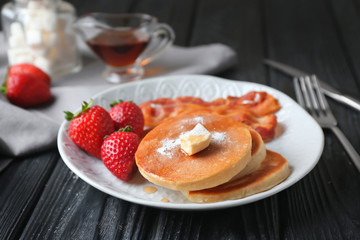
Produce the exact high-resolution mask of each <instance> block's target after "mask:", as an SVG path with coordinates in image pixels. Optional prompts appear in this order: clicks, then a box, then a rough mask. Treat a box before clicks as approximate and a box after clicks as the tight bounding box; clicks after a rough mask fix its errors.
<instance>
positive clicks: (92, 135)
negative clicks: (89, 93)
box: [64, 100, 115, 159]
mask: <svg viewBox="0 0 360 240" xmlns="http://www.w3.org/2000/svg"><path fill="white" fill-rule="evenodd" d="M91 104H92V100H90V102H89V103H87V102H84V104H83V105H82V109H81V111H80V112H78V113H76V114H72V113H71V112H68V111H64V113H65V118H66V119H67V120H68V121H71V122H70V125H69V129H68V132H69V136H70V138H71V139H72V140H73V142H74V143H75V144H76V145H77V146H79V147H80V148H82V149H83V150H85V151H86V152H88V153H89V154H90V155H92V156H94V157H96V158H99V159H100V158H101V145H102V143H103V141H104V137H105V136H107V135H109V134H111V133H113V132H114V131H115V129H114V123H113V121H112V119H111V117H110V115H109V113H108V112H107V111H106V110H105V109H104V108H102V107H100V106H97V105H96V106H92V107H90V105H91Z"/></svg>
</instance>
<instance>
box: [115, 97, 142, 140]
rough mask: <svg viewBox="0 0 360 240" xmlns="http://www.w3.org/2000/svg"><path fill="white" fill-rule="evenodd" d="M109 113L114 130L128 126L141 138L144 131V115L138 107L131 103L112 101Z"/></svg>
mask: <svg viewBox="0 0 360 240" xmlns="http://www.w3.org/2000/svg"><path fill="white" fill-rule="evenodd" d="M110 106H111V107H112V108H111V109H110V111H109V114H110V116H111V118H112V119H113V121H114V124H115V129H119V128H124V127H126V126H130V127H131V128H132V131H133V132H134V133H136V134H137V135H139V136H141V134H142V132H143V130H144V115H143V113H142V112H141V109H140V108H139V106H138V105H136V104H135V103H133V102H123V101H121V100H120V101H118V102H116V101H114V102H113V103H112V104H111V105H110Z"/></svg>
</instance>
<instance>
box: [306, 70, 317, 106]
mask: <svg viewBox="0 0 360 240" xmlns="http://www.w3.org/2000/svg"><path fill="white" fill-rule="evenodd" d="M305 84H306V85H307V88H308V89H309V91H308V92H309V95H310V100H311V104H312V106H313V108H314V111H319V104H318V102H319V101H318V100H317V96H316V95H315V91H314V85H313V81H312V80H311V79H310V77H309V76H306V77H305Z"/></svg>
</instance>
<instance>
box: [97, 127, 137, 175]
mask: <svg viewBox="0 0 360 240" xmlns="http://www.w3.org/2000/svg"><path fill="white" fill-rule="evenodd" d="M129 131H130V132H129ZM139 143H140V137H139V136H138V135H137V134H135V133H133V132H131V128H130V127H125V128H124V129H120V130H119V131H117V132H114V133H112V134H111V135H110V136H109V137H107V138H106V139H105V140H104V143H103V145H102V146H101V159H102V161H103V162H104V164H105V166H106V167H107V168H108V169H109V170H110V172H111V173H112V174H114V175H115V176H116V177H117V178H119V179H121V180H123V181H129V180H130V179H131V178H132V177H133V175H134V174H135V172H136V169H137V168H136V164H135V152H136V150H137V147H138V146H139Z"/></svg>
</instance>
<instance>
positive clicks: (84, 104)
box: [64, 99, 94, 121]
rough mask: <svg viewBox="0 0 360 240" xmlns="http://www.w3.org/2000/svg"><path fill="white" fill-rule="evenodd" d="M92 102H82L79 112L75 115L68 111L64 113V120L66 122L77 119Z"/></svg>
mask: <svg viewBox="0 0 360 240" xmlns="http://www.w3.org/2000/svg"><path fill="white" fill-rule="evenodd" d="M93 102H94V100H93V99H90V101H89V102H86V101H84V102H83V104H82V106H81V111H78V112H76V113H75V114H74V113H72V112H69V111H64V113H65V119H66V120H68V121H71V120H72V119H74V118H76V117H78V116H79V115H80V114H81V113H83V112H85V111H86V110H88V109H89V108H90V107H91V105H92V104H93Z"/></svg>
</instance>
